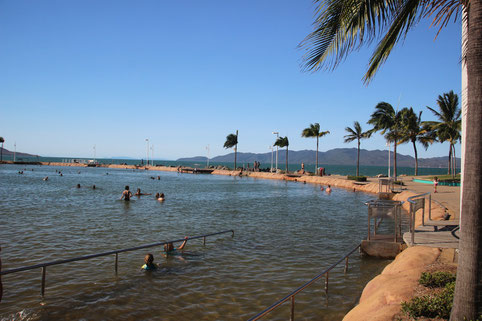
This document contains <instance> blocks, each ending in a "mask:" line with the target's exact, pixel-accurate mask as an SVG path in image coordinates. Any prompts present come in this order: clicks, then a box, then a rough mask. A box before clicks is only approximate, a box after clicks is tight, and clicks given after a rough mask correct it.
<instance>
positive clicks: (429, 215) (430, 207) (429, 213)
mask: <svg viewBox="0 0 482 321" xmlns="http://www.w3.org/2000/svg"><path fill="white" fill-rule="evenodd" d="M428 219H429V220H431V219H432V194H428Z"/></svg>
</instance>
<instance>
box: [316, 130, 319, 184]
mask: <svg viewBox="0 0 482 321" xmlns="http://www.w3.org/2000/svg"><path fill="white" fill-rule="evenodd" d="M318 139H319V138H318V136H316V163H315V164H316V165H315V166H316V167H315V175H317V174H318Z"/></svg>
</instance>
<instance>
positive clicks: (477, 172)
mask: <svg viewBox="0 0 482 321" xmlns="http://www.w3.org/2000/svg"><path fill="white" fill-rule="evenodd" d="M467 20H468V24H469V26H468V30H469V32H468V40H467V51H466V52H467V60H466V61H467V80H468V88H467V126H466V128H467V131H466V132H465V133H464V134H465V135H464V136H465V137H464V139H465V150H466V151H468V152H466V153H465V154H464V172H463V187H462V188H463V191H462V203H461V210H462V212H461V226H460V231H461V235H460V243H459V250H460V254H459V265H458V268H457V281H456V285H455V296H454V306H453V308H452V313H451V315H450V320H452V321H461V320H464V318H465V319H466V320H476V319H477V317H478V316H479V315H481V314H482V279H481V275H482V264H481V262H482V206H481V201H482V198H481V197H480V195H481V194H480V193H481V190H482V186H481V185H482V164H481V160H482V144H481V143H480V142H481V140H482V121H481V119H482V108H481V106H482V64H481V63H480V62H481V61H482V2H481V1H480V0H476V1H471V2H470V11H469V19H467ZM464 21H465V19H464Z"/></svg>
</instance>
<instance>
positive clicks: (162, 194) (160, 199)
mask: <svg viewBox="0 0 482 321" xmlns="http://www.w3.org/2000/svg"><path fill="white" fill-rule="evenodd" d="M156 195H157V197H156V198H157V200H158V201H159V202H164V200H165V199H166V197H165V196H164V193H161V194H159V193H157V194H156Z"/></svg>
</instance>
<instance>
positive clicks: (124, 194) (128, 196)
mask: <svg viewBox="0 0 482 321" xmlns="http://www.w3.org/2000/svg"><path fill="white" fill-rule="evenodd" d="M131 197H132V192H131V191H129V185H126V187H125V189H124V191H123V192H122V196H121V198H120V199H121V200H124V201H130V200H131Z"/></svg>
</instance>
